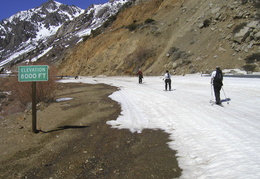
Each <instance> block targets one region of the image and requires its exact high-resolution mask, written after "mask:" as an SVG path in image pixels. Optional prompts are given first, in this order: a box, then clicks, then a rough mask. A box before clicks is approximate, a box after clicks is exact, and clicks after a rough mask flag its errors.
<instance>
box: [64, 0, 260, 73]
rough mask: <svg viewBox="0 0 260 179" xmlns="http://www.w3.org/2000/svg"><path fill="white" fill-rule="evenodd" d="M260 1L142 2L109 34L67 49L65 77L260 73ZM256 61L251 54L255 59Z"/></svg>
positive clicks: (121, 17)
mask: <svg viewBox="0 0 260 179" xmlns="http://www.w3.org/2000/svg"><path fill="white" fill-rule="evenodd" d="M258 10H259V3H258V2H243V3H241V2H240V1H235V0H232V1H228V2H227V1H225V2H222V1H221V2H219V1H217V0H212V1H210V2H209V1H206V0H202V1H201V0H193V1H191V0H186V1H185V0H145V1H144V0H142V1H136V3H135V4H134V5H133V6H132V7H130V8H127V9H125V10H124V11H122V12H120V13H119V14H118V15H117V18H116V20H115V21H114V23H113V24H112V26H110V27H109V28H108V29H107V30H106V31H105V32H104V33H102V34H100V35H98V36H96V37H93V38H90V39H88V40H87V41H86V42H82V43H81V44H79V45H77V46H76V47H75V48H74V49H73V50H72V51H69V52H67V54H66V56H65V57H64V59H63V60H62V62H61V66H60V68H61V70H60V74H61V75H99V74H105V75H123V74H131V75H132V74H135V73H136V72H137V70H138V69H139V68H142V70H143V71H144V72H145V74H146V75H160V74H162V73H163V72H164V71H165V70H166V69H169V70H170V71H171V72H172V73H176V74H185V73H196V72H209V71H211V70H212V69H214V68H215V66H216V65H220V66H221V67H222V68H242V67H243V66H244V65H245V64H246V62H247V63H248V62H249V61H246V59H247V58H249V57H252V58H253V60H252V61H250V63H248V64H247V65H251V66H254V67H255V69H254V70H255V71H259V61H260V60H259V53H260V52H259V13H258ZM250 59H251V58H250Z"/></svg>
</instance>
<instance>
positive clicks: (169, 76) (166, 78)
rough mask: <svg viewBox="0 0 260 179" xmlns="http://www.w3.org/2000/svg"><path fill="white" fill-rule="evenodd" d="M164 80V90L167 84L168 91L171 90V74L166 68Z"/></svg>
mask: <svg viewBox="0 0 260 179" xmlns="http://www.w3.org/2000/svg"><path fill="white" fill-rule="evenodd" d="M164 82H165V91H167V86H169V91H171V89H172V86H171V83H172V81H171V75H170V73H169V71H168V70H166V73H165V75H164Z"/></svg>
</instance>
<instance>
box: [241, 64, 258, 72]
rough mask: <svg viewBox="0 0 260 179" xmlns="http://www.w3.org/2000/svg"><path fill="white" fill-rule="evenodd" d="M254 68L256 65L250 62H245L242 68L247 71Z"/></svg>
mask: <svg viewBox="0 0 260 179" xmlns="http://www.w3.org/2000/svg"><path fill="white" fill-rule="evenodd" d="M255 68H256V65H252V64H246V65H244V66H243V69H244V70H245V71H247V72H254V71H255Z"/></svg>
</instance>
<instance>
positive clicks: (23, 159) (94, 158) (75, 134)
mask: <svg viewBox="0 0 260 179" xmlns="http://www.w3.org/2000/svg"><path fill="white" fill-rule="evenodd" d="M60 85H61V90H60V91H59V92H58V94H57V98H65V97H69V98H73V99H72V100H69V101H63V102H55V103H52V104H50V105H48V106H46V107H44V108H42V109H38V111H37V129H39V130H41V132H40V133H38V134H34V133H32V129H31V115H30V114H24V113H22V114H21V113H19V114H14V115H9V116H7V117H4V118H1V119H0V135H1V139H0V155H1V158H0V178H29V179H30V178H34V179H35V178H52V179H56V178H88V179H89V178H115V179H116V178H118V179H119V178H130V179H131V178H135V179H137V178H142V179H143V178H174V177H178V176H180V174H181V169H180V168H179V167H178V163H177V160H176V157H175V151H172V150H170V149H169V147H168V146H167V144H166V143H167V142H168V141H169V140H168V134H166V133H164V132H162V131H160V130H144V131H143V132H142V133H141V134H137V133H131V132H130V131H129V130H118V129H113V128H111V126H109V125H107V124H106V121H109V120H115V119H116V118H117V117H118V115H119V114H120V111H121V108H120V106H119V104H118V103H117V102H115V101H113V100H111V99H110V98H109V97H108V96H109V95H110V94H112V93H113V92H114V91H116V90H117V89H116V88H115V87H111V86H108V85H104V84H97V85H90V84H60Z"/></svg>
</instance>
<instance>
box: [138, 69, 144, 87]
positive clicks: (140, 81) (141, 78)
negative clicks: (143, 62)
mask: <svg viewBox="0 0 260 179" xmlns="http://www.w3.org/2000/svg"><path fill="white" fill-rule="evenodd" d="M137 75H138V78H139V84H141V83H142V80H143V72H142V71H141V69H139V71H138V73H137Z"/></svg>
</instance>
